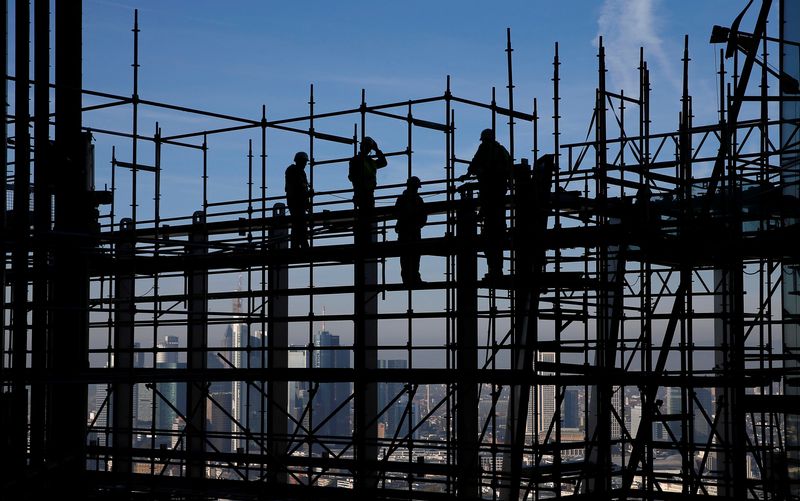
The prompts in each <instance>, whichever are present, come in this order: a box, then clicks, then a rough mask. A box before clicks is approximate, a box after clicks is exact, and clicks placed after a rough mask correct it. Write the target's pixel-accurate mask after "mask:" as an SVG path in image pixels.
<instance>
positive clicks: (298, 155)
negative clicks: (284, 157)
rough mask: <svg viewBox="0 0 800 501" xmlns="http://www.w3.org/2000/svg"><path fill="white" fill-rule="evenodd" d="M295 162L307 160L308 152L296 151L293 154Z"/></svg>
mask: <svg viewBox="0 0 800 501" xmlns="http://www.w3.org/2000/svg"><path fill="white" fill-rule="evenodd" d="M294 161H295V162H308V153H306V152H305V151H298V152H297V153H295V154H294Z"/></svg>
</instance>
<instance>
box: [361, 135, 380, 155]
mask: <svg viewBox="0 0 800 501" xmlns="http://www.w3.org/2000/svg"><path fill="white" fill-rule="evenodd" d="M376 146H378V145H377V143H376V142H375V140H374V139H372V138H371V137H369V136H365V137H364V139H363V140H361V152H362V153H369V152H370V151H372V150H373V149H375V147H376Z"/></svg>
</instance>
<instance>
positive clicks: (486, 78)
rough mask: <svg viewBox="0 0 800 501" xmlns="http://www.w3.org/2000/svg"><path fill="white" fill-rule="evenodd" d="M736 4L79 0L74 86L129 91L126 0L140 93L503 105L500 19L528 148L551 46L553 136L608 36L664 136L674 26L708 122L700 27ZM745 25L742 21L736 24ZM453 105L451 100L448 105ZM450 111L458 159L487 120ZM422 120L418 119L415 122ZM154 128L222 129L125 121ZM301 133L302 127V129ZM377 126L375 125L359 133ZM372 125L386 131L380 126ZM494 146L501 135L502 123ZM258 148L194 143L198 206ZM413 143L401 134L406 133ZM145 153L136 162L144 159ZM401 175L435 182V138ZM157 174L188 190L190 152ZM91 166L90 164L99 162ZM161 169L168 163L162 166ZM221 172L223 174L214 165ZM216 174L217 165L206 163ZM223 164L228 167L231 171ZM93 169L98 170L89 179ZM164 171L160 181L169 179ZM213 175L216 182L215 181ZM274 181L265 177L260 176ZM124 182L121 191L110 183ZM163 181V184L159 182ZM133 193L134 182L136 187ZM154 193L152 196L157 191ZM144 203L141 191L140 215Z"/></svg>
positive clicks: (180, 207) (121, 113) (271, 109)
mask: <svg viewBox="0 0 800 501" xmlns="http://www.w3.org/2000/svg"><path fill="white" fill-rule="evenodd" d="M744 3H745V2H741V1H736V2H732V1H730V0H727V1H723V0H706V1H703V2H687V1H670V2H667V1H665V0H605V1H587V0H576V1H570V2H543V1H526V2H505V3H502V4H496V3H495V4H489V3H486V2H473V1H459V2H419V1H411V2H361V1H352V2H322V1H318V2H213V1H192V2H185V1H170V2H153V1H142V2H124V1H121V2H115V1H106V0H87V1H86V3H85V13H84V19H85V40H84V46H85V62H84V79H85V85H86V86H87V87H88V88H92V89H98V90H103V91H107V92H112V93H119V94H130V92H131V67H130V65H131V57H132V56H131V52H132V34H131V32H130V28H131V25H132V21H133V9H134V8H138V9H139V19H140V28H141V30H142V31H141V34H140V64H141V70H140V95H141V97H142V98H145V99H152V100H156V101H164V102H170V103H174V104H181V105H185V106H190V107H197V108H203V109H207V110H212V111H219V112H223V113H230V114H233V115H237V116H243V117H248V118H254V119H258V118H260V110H261V105H262V104H264V105H266V107H267V115H268V118H270V119H275V118H285V117H290V116H298V115H303V114H306V112H307V111H308V105H307V101H308V92H309V85H310V84H312V83H313V84H314V85H315V97H316V109H317V111H318V112H324V111H330V110H335V109H339V108H346V107H355V106H357V105H358V103H359V99H360V91H361V89H362V88H364V89H365V90H366V95H367V102H368V103H370V104H376V103H381V102H391V101H402V100H405V99H409V98H421V97H428V96H435V95H441V94H442V93H443V90H444V83H445V78H446V75H451V78H452V89H453V91H454V93H456V94H457V95H460V96H462V97H467V98H470V99H476V100H482V101H488V100H489V98H490V95H491V94H490V93H491V87H492V86H496V87H497V93H498V102H499V104H500V105H506V102H507V97H506V90H505V85H506V54H505V52H504V49H505V42H506V40H505V37H506V28H511V29H512V41H513V46H514V54H513V55H514V76H515V84H516V89H515V91H516V94H515V105H516V108H518V109H521V110H523V111H528V112H529V111H530V110H531V109H532V106H533V99H534V97H538V99H539V103H538V104H539V111H540V115H541V116H542V117H543V120H542V122H541V124H540V138H541V139H540V141H541V142H542V144H541V149H542V151H543V152H546V151H550V150H552V147H549V146H550V144H549V138H550V137H551V134H550V133H551V130H552V129H551V124H550V119H549V117H550V116H551V115H552V101H551V88H552V84H551V81H550V78H551V74H552V66H551V63H552V58H553V45H554V42H556V41H558V42H559V44H560V55H561V62H562V66H561V77H562V81H561V94H562V101H561V107H562V111H561V114H562V117H563V118H562V133H563V136H562V141H563V142H566V141H571V140H575V141H577V140H582V139H583V138H584V137H585V133H586V130H587V127H588V125H589V119H590V117H591V111H592V106H593V99H594V88H595V86H596V81H597V73H596V52H597V49H596V39H597V36H598V35H603V36H604V38H605V41H606V45H607V54H608V67H609V88H610V89H618V88H621V87H627V89H626V90H627V92H628V93H629V94H631V93H634V92H636V88H635V85H636V66H637V64H638V47H639V46H640V45H643V46H644V47H645V50H646V54H647V58H648V61H649V64H650V68H651V71H652V77H651V80H652V82H653V97H654V104H653V107H652V108H653V109H652V113H653V117H654V130H667V129H672V128H674V127H675V126H676V124H677V113H678V110H679V109H680V103H679V101H678V97H679V85H680V65H681V62H680V58H681V56H682V46H683V35H684V34H688V35H689V36H690V46H691V50H692V67H691V70H690V73H691V77H692V89H691V90H692V94H693V95H694V97H695V101H694V105H695V114H696V123H700V122H703V121H704V120H706V121H707V120H714V112H715V110H716V102H717V101H716V100H717V97H716V88H717V87H716V84H715V73H714V72H715V50H718V49H714V48H713V46H711V45H710V44H708V35H709V33H710V27H711V25H713V24H723V25H728V24H730V22H731V20H732V19H733V18H734V17H735V15H736V14H737V13H738V9H739V8H741V6H742V5H743V4H744ZM744 26H747V21H745V23H744ZM460 108H461V109H460ZM463 108H464V107H459V106H456V125H457V127H458V128H459V135H458V139H457V155H458V156H459V157H460V158H469V157H470V156H471V154H472V151H474V148H475V146H476V145H477V135H478V133H479V131H480V130H481V129H482V128H484V127H485V126H487V125H488V123H487V122H488V114H487V113H474V112H472V110H465V109H463ZM442 110H443V107H442V106H437V107H432V109H425V108H422V109H420V110H419V113H420V116H422V117H423V118H426V117H430V118H431V119H435V120H437V121H442V119H443V111H442ZM426 115H427V116H426ZM86 121H87V122H94V123H95V124H97V125H96V126H97V127H101V126H102V127H104V126H116V127H122V128H125V129H127V128H129V127H130V109H129V108H120V109H114V110H109V111H105V112H95V113H93V114H92V115H91V116H87V120H86ZM156 121H158V122H159V124H160V125H161V127H162V128H163V131H164V134H165V135H170V134H177V133H182V132H187V131H197V130H203V129H207V128H215V127H222V126H226V125H229V123H226V122H219V121H208V120H206V119H203V118H199V117H192V116H185V115H183V116H180V115H176V114H174V113H165V112H164V111H161V110H152V109H143V110H142V111H141V115H140V130H141V131H143V132H144V133H152V131H153V130H154V127H155V122H156ZM354 121H356V119H355V118H350V119H347V120H342V121H339V123H331V124H328V123H319V124H318V126H317V128H318V130H321V131H323V132H332V133H336V134H340V135H345V136H349V135H352V130H353V125H352V124H353V122H354ZM377 122H378V121H376V122H370V123H369V124H368V133H371V134H373V135H375V136H377V137H376V138H377V139H378V140H379V142H380V143H381V145H382V146H383V148H384V149H385V150H387V151H397V150H400V149H402V148H404V146H405V132H404V127H399V128H398V127H395V128H392V125H383V124H378V123H377ZM300 126H301V127H305V126H307V125H306V124H301V125H300ZM371 126H372V127H378V128H377V129H375V128H372V127H371ZM384 127H385V128H384ZM499 135H500V138H501V140H506V139H505V137H504V131H503V130H501V132H500V134H499ZM517 136H518V138H517V145H518V146H517V151H518V153H519V154H518V155H517V157H518V158H519V157H523V156H528V157H530V156H531V155H530V151H529V150H530V148H531V145H530V142H531V141H530V136H531V133H530V132H529V127H525V126H520V127H519V129H518V131H517ZM248 139H253V140H254V141H255V144H256V145H258V144H259V141H260V139H259V135H258V133H257V131H252V133H245V134H228V135H225V136H218V137H213V138H211V139H210V140H209V147H210V151H209V162H210V172H211V178H210V179H211V181H212V183H213V182H214V181H215V180H216V181H217V183H216V184H215V190H216V191H215V193H214V195H212V197H211V198H212V199H229V198H238V197H240V196H241V195H243V192H242V189H241V182H240V181H241V179H242V176H243V173H244V172H245V171H244V170H243V169H245V167H244V166H245V162H246V158H245V154H246V149H247V140H248ZM415 139H416V138H415ZM111 144H115V145H116V146H117V151H118V154H119V155H120V156H121V157H122V158H123V159H125V158H124V157H125V155H126V154H127V155H129V153H128V150H129V144H128V143H127V142H125V141H119V140H118V139H114V140H111V141H109V140H107V139H105V138H98V142H97V148H98V160H101V159H104V158H108V157H110V145H111ZM307 146H308V145H307V140H306V139H305V138H303V137H302V136H299V135H293V134H289V135H285V134H281V133H273V132H272V131H270V133H269V137H268V150H269V151H268V154H269V157H268V192H269V194H270V195H280V194H281V193H282V182H279V181H280V178H281V177H282V176H281V174H282V170H283V169H284V168H285V166H286V165H288V163H290V161H291V157H292V155H293V153H294V151H297V150H299V149H307ZM316 147H317V149H318V150H317V153H318V154H317V155H316V157H317V158H318V159H321V158H324V157H325V156H326V154H327V155H330V156H342V155H346V154H348V151H347V150H346V148H345V149H343V147H341V146H337V147H334V148H327V147H326V145H321V144H319V143H317V146H316ZM146 150H147V148H144V149H143V150H142V151H140V153H139V155H140V158H144V159H147V158H148V157H151V156H152V153H148V151H146ZM415 153H416V154H417V155H416V156H415V159H414V168H415V172H417V173H419V174H421V177H423V178H425V177H427V178H433V177H442V174H443V172H440V171H441V166H443V165H444V161H443V142H442V141H441V140H439V139H438V136H437V138H433V137H431V138H428V137H427V136H426V135H425V133H424V132H423V133H421V135H420V138H419V142H417V144H415ZM164 155H165V156H164V162H165V164H164V175H165V181H168V180H169V179H173V180H174V181H175V182H179V181H181V180H183V181H184V182H183V183H182V184H181V186H182V187H183V189H184V191H186V190H196V188H197V183H198V182H199V176H198V171H197V168H196V167H195V168H192V167H191V166H190V165H189V164H191V163H195V164H197V162H198V159H197V157H196V156H194V157H193V156H192V155H191V154H189V155H188V156H186V154H185V152H182V153H177V152H165V153H164ZM101 161H102V160H101ZM170 161H172V162H174V165H169V162H170ZM395 163H400V164H402V165H403V168H397V169H394V170H392V169H389V170H388V171H385V173H384V181H387V182H400V181H402V180H403V179H404V178H405V174H406V169H405V163H406V162H405V160H401V159H397V162H395ZM222 165H224V167H221V166H222ZM220 169H222V171H221V172H220ZM234 171H235V172H234ZM102 172H103V169H102V167H101V166H98V173H99V175H100V176H103V174H102ZM341 172H342V171H335V170H333V169H326V170H325V172H324V173H323V172H319V171H318V175H317V177H316V181H317V183H318V186H317V188H318V191H320V189H335V188H344V187H347V182H346V179H345V178H343V177H342V176H341ZM171 176H172V177H171ZM215 178H216V179H215ZM273 180H274V182H273ZM125 182H126V181H125V179H124V176H123V177H122V178H120V188H124V187H125ZM166 189H167V190H168V188H166ZM142 191H143V190H142ZM165 194H167V193H165ZM146 203H147V202H146V200H140V204H142V209H141V210H142V212H143V213H146V212H147V208H146V207H145V205H146ZM198 203H199V200H197V198H196V197H193V196H191V194H190V193H183V192H176V194H175V196H171V197H167V201H165V204H164V209H165V211H169V212H172V213H174V214H176V215H177V214H179V213H182V214H189V213H191V211H193V210H195V209H196V208H198Z"/></svg>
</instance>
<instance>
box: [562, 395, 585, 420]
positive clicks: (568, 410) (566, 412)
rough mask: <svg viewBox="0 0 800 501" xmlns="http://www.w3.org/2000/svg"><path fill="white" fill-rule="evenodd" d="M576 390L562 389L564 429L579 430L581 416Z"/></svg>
mask: <svg viewBox="0 0 800 501" xmlns="http://www.w3.org/2000/svg"><path fill="white" fill-rule="evenodd" d="M579 395H580V393H579V391H578V388H569V387H568V388H565V389H564V406H563V412H562V415H561V417H562V419H563V422H562V426H563V427H564V428H579V427H580V425H581V414H580V407H579V405H578V402H579V400H580V396H579Z"/></svg>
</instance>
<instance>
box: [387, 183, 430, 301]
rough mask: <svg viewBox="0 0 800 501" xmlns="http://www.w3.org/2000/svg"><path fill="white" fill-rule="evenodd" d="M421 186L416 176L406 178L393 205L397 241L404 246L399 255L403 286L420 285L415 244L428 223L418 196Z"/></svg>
mask: <svg viewBox="0 0 800 501" xmlns="http://www.w3.org/2000/svg"><path fill="white" fill-rule="evenodd" d="M421 184H422V183H421V182H420V180H419V178H418V177H417V176H411V177H410V178H408V181H407V182H406V189H405V191H403V194H402V195H400V196H399V197H397V201H396V202H395V204H394V210H395V214H396V216H397V226H395V231H397V241H398V242H402V243H404V244H405V245H404V248H403V251H402V254H401V255H400V277H401V278H402V279H403V283H404V284H405V285H414V284H419V283H422V278H421V277H420V275H419V259H420V250H419V246H418V245H416V244H418V243H419V241H420V239H421V238H422V234H421V232H422V227H423V226H425V223H426V222H427V221H428V214H426V212H425V202H423V201H422V197H420V196H419V187H420V185H421Z"/></svg>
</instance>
